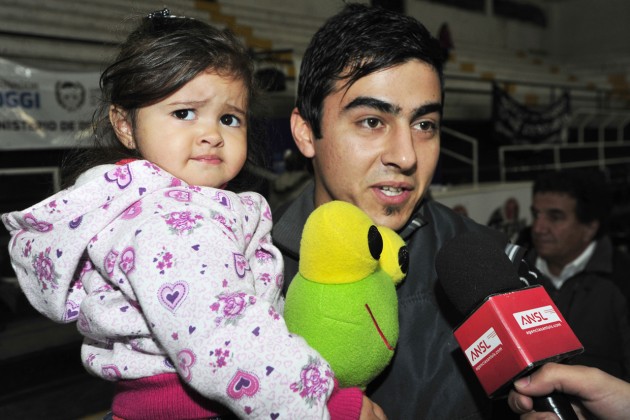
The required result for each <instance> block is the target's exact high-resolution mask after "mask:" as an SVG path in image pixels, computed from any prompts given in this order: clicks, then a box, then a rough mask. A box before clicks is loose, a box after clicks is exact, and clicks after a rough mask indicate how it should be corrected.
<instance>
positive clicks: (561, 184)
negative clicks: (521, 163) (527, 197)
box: [533, 169, 612, 238]
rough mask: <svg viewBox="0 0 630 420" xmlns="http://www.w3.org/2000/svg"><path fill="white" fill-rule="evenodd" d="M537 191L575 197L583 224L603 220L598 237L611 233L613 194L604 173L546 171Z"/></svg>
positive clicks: (538, 182)
mask: <svg viewBox="0 0 630 420" xmlns="http://www.w3.org/2000/svg"><path fill="white" fill-rule="evenodd" d="M533 193H534V194H537V193H564V194H567V195H568V196H570V197H573V198H574V199H575V201H576V205H575V213H576V216H577V219H578V220H579V221H580V223H583V224H587V223H590V222H593V221H595V220H597V221H599V230H598V231H597V234H596V235H595V237H596V238H600V237H601V236H603V235H604V234H606V233H607V232H608V223H609V220H610V213H611V207H612V195H611V193H610V189H609V186H608V184H607V182H606V177H605V176H604V174H603V173H602V172H600V171H598V170H586V169H579V170H564V171H559V172H546V173H543V174H542V175H540V176H539V177H538V179H536V181H535V182H534V187H533Z"/></svg>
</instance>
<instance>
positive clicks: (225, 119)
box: [221, 114, 241, 127]
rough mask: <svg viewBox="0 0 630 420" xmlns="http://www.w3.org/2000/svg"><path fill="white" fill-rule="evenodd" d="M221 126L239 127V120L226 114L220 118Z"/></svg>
mask: <svg viewBox="0 0 630 420" xmlns="http://www.w3.org/2000/svg"><path fill="white" fill-rule="evenodd" d="M221 124H223V125H227V126H228V127H240V126H241V120H240V119H239V118H238V117H237V116H235V115H232V114H226V115H222V116H221Z"/></svg>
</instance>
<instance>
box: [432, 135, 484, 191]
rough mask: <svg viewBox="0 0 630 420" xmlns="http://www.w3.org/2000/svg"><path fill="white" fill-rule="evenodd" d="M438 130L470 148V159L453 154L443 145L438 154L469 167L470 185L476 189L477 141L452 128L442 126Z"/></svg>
mask: <svg viewBox="0 0 630 420" xmlns="http://www.w3.org/2000/svg"><path fill="white" fill-rule="evenodd" d="M440 130H441V131H442V133H445V134H447V135H449V136H451V137H454V138H456V139H459V140H462V141H463V142H464V143H466V144H468V145H469V146H470V148H471V156H470V157H468V156H465V155H463V154H461V153H458V152H455V151H453V150H450V149H447V148H445V147H444V146H443V145H442V147H441V148H440V153H443V154H445V155H447V156H450V157H452V158H454V159H456V160H458V161H460V162H463V163H465V164H467V165H470V167H471V171H472V184H473V186H474V187H477V185H479V141H478V140H477V139H476V138H474V137H471V136H469V135H467V134H464V133H461V132H459V131H457V130H453V129H452V128H448V127H444V126H442V127H441V128H440Z"/></svg>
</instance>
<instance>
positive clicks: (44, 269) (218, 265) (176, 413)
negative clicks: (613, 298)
mask: <svg viewBox="0 0 630 420" xmlns="http://www.w3.org/2000/svg"><path fill="white" fill-rule="evenodd" d="M252 74H253V72H252V68H251V63H250V61H249V58H248V56H247V54H246V51H245V50H244V48H243V47H242V46H241V45H240V44H239V42H237V40H236V39H235V38H234V37H233V36H231V35H230V34H228V33H226V32H222V31H219V30H216V29H214V28H212V27H210V26H209V25H207V24H205V23H202V22H199V21H196V20H193V19H188V18H182V17H173V16H170V15H169V13H168V11H167V10H164V11H162V12H157V13H152V14H150V15H149V16H148V17H146V18H144V19H143V20H142V22H141V24H140V25H139V27H138V28H137V29H136V30H135V31H134V32H133V33H131V35H130V36H129V37H128V39H127V40H126V41H125V43H124V44H123V45H122V47H121V51H120V54H119V55H118V57H117V59H116V60H115V62H114V63H113V64H112V65H111V66H109V67H108V68H107V69H106V70H105V71H104V73H103V74H102V76H101V88H102V94H103V99H104V101H105V103H106V105H107V112H106V114H107V115H106V117H105V118H103V119H101V121H100V124H98V127H97V130H96V132H97V133H96V134H97V136H96V138H97V140H98V141H99V144H100V145H101V146H104V147H101V148H96V149H93V150H92V151H93V152H95V153H96V155H97V156H98V157H99V158H100V159H101V163H104V164H100V165H97V166H94V167H92V168H91V169H89V170H87V171H86V172H84V173H83V174H82V175H81V176H80V177H79V179H78V180H77V182H76V183H75V184H74V185H73V186H72V187H70V188H68V189H66V190H64V191H61V192H59V193H57V194H55V195H53V196H52V197H50V198H49V199H47V200H45V201H43V202H42V203H39V204H36V205H34V206H33V207H31V208H28V209H26V210H25V211H22V212H13V213H10V214H5V215H3V216H2V220H3V222H4V224H5V225H6V227H7V228H8V229H9V230H10V231H11V235H12V239H11V243H10V245H9V247H10V253H11V257H12V262H13V267H14V269H15V271H16V273H17V276H18V279H19V281H20V285H21V287H22V289H23V290H24V292H25V294H26V296H27V297H28V299H29V301H30V302H31V303H32V304H33V306H35V308H37V309H38V310H39V311H40V312H41V313H43V314H44V315H46V316H48V317H49V318H51V319H53V320H55V321H58V322H72V321H76V322H77V325H78V328H79V331H80V332H81V333H82V334H83V335H84V336H85V340H84V342H83V346H82V351H81V355H82V360H83V364H84V365H85V367H86V368H87V369H88V370H89V371H90V372H91V373H93V374H95V375H97V376H100V377H102V378H104V379H107V380H112V381H116V382H117V386H116V393H115V397H114V401H113V407H112V411H113V415H114V417H115V418H116V417H118V418H122V419H127V420H132V419H182V418H187V419H192V418H210V417H213V416H221V415H228V416H229V415H230V413H232V414H233V415H236V416H238V417H252V418H265V419H275V418H278V417H279V418H281V419H282V418H284V419H288V418H328V416H329V412H328V409H330V412H331V414H333V416H335V415H336V414H340V413H342V412H343V413H344V414H346V415H347V416H346V417H345V418H358V417H359V412H360V410H361V402H362V394H361V392H360V391H359V390H358V389H343V390H337V389H335V392H334V393H333V387H334V380H333V373H332V372H331V370H330V367H329V366H328V364H327V363H326V362H325V361H324V360H323V359H322V358H321V357H320V356H319V354H318V353H317V352H316V351H314V350H312V349H311V348H310V347H308V345H307V344H306V342H305V341H304V340H303V339H302V338H300V337H297V336H292V335H291V334H289V332H288V331H287V328H286V325H285V323H284V320H283V318H282V316H281V314H282V311H283V300H282V297H281V294H280V291H281V287H282V283H283V278H282V269H283V265H282V259H281V254H280V252H279V251H278V250H277V249H276V248H275V247H274V246H273V245H272V242H271V237H270V229H271V214H270V211H269V206H268V205H267V202H266V201H265V200H264V198H263V197H261V196H260V195H258V194H256V193H239V194H237V193H234V192H230V191H228V190H226V189H225V188H226V187H227V186H228V185H229V184H230V183H231V182H232V181H233V180H234V179H235V177H236V176H237V175H238V174H239V172H241V169H242V168H243V166H244V165H245V163H246V161H249V162H253V157H252V153H253V151H252V149H251V148H248V143H250V140H249V139H250V138H251V137H249V138H248V135H247V123H248V120H249V118H248V117H249V114H248V109H249V105H250V102H251V101H252V94H253V81H252V80H253V76H252ZM107 117H108V118H107ZM108 141H109V142H108ZM121 158H124V160H122V161H121ZM90 162H91V163H92V164H94V163H96V162H95V161H94V160H93V159H92V160H90ZM116 162H117V164H116ZM331 394H332V398H331ZM327 403H328V409H327V406H326V404H327Z"/></svg>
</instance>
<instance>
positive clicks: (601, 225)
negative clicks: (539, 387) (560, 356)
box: [528, 170, 630, 379]
mask: <svg viewBox="0 0 630 420" xmlns="http://www.w3.org/2000/svg"><path fill="white" fill-rule="evenodd" d="M611 205H612V201H611V197H610V194H609V192H608V188H607V185H606V183H605V180H604V179H603V175H602V174H601V173H599V172H596V171H584V170H580V171H561V172H549V173H546V174H543V175H542V176H541V177H539V178H538V179H537V180H536V182H535V183H534V187H533V198H532V205H531V210H532V217H533V222H532V226H531V242H532V245H533V249H534V252H532V253H531V255H529V256H528V258H531V259H532V260H534V259H535V264H536V267H537V268H538V270H539V271H540V272H541V273H542V274H543V276H542V279H541V280H542V284H543V285H544V286H545V289H546V290H547V292H549V295H550V296H551V298H552V299H553V300H554V302H555V304H556V305H557V306H558V309H559V310H560V312H561V313H562V314H563V316H564V317H565V319H566V320H567V322H568V323H569V325H570V326H571V328H572V329H573V331H574V332H575V334H576V335H577V337H578V338H579V339H580V341H581V342H582V344H583V345H584V348H585V350H584V353H583V354H581V355H579V356H577V357H576V358H574V359H573V360H572V362H573V363H576V364H583V365H586V366H592V367H597V368H600V369H602V370H603V371H605V372H607V373H609V374H611V375H614V376H617V377H619V378H623V379H628V378H629V377H630V376H629V374H630V327H629V326H628V307H627V300H626V298H625V297H624V295H623V294H622V293H621V291H620V289H619V287H618V286H617V285H616V284H615V279H616V278H622V277H623V278H624V279H625V281H628V277H629V276H630V270H628V269H627V268H628V265H627V259H628V257H627V256H626V255H624V254H622V253H621V251H617V250H615V249H614V248H613V245H612V242H611V240H610V238H609V237H608V236H607V235H606V232H607V225H608V219H609V215H610V207H611ZM620 270H621V271H620Z"/></svg>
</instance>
